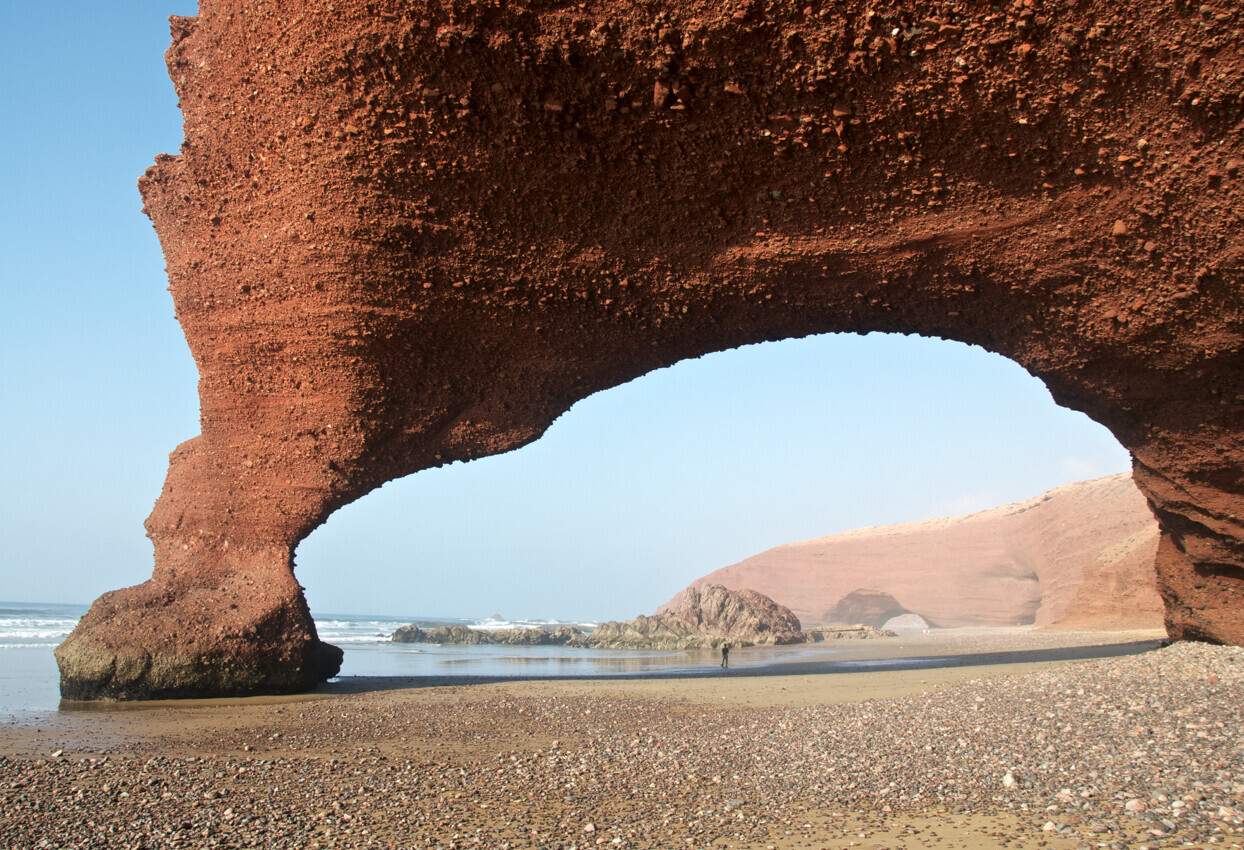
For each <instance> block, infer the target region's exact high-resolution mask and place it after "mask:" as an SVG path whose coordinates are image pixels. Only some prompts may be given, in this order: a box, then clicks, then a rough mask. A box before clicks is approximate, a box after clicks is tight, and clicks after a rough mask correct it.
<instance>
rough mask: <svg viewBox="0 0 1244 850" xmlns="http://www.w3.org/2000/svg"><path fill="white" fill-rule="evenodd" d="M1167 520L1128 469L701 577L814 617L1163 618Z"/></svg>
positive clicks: (1120, 623)
mask: <svg viewBox="0 0 1244 850" xmlns="http://www.w3.org/2000/svg"><path fill="white" fill-rule="evenodd" d="M1157 545H1158V526H1157V522H1156V521H1155V520H1154V518H1153V514H1152V513H1151V512H1150V510H1149V507H1148V506H1147V505H1146V503H1145V500H1144V497H1143V496H1141V494H1140V492H1139V491H1138V490H1137V489H1136V487H1135V485H1134V484H1133V483H1132V479H1131V477H1130V476H1127V475H1112V476H1109V477H1106V478H1099V479H1095V480H1092V481H1081V482H1078V483H1075V484H1068V485H1066V486H1063V487H1058V488H1056V489H1054V490H1050V491H1049V492H1047V493H1043V494H1042V495H1040V496H1037V497H1035V498H1033V499H1028V500H1027V501H1023V502H1016V503H1014V504H1010V505H1004V506H1002V507H999V508H993V509H990V510H986V511H981V512H979V513H975V514H970V515H968V516H961V517H947V518H943V519H935V520H929V521H927V522H919V523H910V524H906V525H892V526H881V527H877V528H864V529H859V530H857V531H849V532H846V533H844V534H835V535H831V536H829V537H821V538H817V539H815V540H807V541H802V542H799V543H791V544H787V545H785V546H777V547H775V548H773V549H769V550H767V551H765V552H761V553H760V554H758V555H755V556H753V557H751V558H747V559H745V560H743V561H740V562H739V563H737V564H734V565H732V566H729V567H725V568H723V569H720V570H717V571H715V572H712V573H709V574H708V575H707V576H705V577H704V578H702V579H700V580H699V581H700V582H704V583H715V584H723V585H725V586H726V587H750V588H754V589H756V590H758V591H760V592H761V593H765V594H767V595H769V596H771V597H773V598H774V599H775V600H777V601H778V602H781V603H783V604H787V605H789V606H790V607H791V609H792V610H793V611H794V612H795V613H796V614H797V615H798V616H799V617H800V619H801V620H803V621H805V622H812V623H818V622H820V623H867V624H869V625H873V626H881V625H884V624H885V622H886V621H887V620H889V619H890V618H891V617H896V616H899V615H902V614H905V613H907V612H912V613H915V614H918V615H920V616H921V617H923V618H924V619H925V620H926V621H928V623H929V624H930V625H933V626H943V627H945V626H1005V625H1021V624H1028V623H1036V624H1038V625H1042V626H1060V627H1069V628H1070V627H1074V628H1151V627H1155V626H1160V625H1161V623H1162V601H1161V598H1160V597H1159V596H1158V591H1157V589H1156V586H1155V584H1156V579H1155V576H1154V569H1153V558H1154V552H1155V551H1156V549H1157Z"/></svg>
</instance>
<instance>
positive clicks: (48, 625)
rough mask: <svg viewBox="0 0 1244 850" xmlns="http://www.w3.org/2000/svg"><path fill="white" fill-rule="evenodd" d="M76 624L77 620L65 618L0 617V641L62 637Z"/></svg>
mask: <svg viewBox="0 0 1244 850" xmlns="http://www.w3.org/2000/svg"><path fill="white" fill-rule="evenodd" d="M77 624H78V621H77V620H69V619H65V618H55V619H53V618H44V617H12V618H0V641H12V640H39V639H44V640H50V639H52V638H63V637H67V636H68V635H69V633H70V632H71V631H73V627H74V626H76V625H77Z"/></svg>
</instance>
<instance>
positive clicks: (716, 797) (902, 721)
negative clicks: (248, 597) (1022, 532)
mask: <svg viewBox="0 0 1244 850" xmlns="http://www.w3.org/2000/svg"><path fill="white" fill-rule="evenodd" d="M912 675H922V674H919V673H913V674H912ZM779 681H780V680H779V679H774V680H773V682H772V686H773V687H778V682H779ZM722 684H723V686H724V685H725V684H726V682H725V681H724V680H723V683H722ZM528 685H529V686H523V685H517V686H516V685H507V686H504V687H474V688H444V689H435V690H422V691H419V690H403V691H393V692H388V693H373V694H366V695H359V696H347V697H341V698H336V699H326V700H320V701H313V702H297V703H289V704H285V705H280V706H275V707H274V706H267V707H265V710H264V711H263V712H262V713H260V714H258V715H256V716H257V717H260V718H261V719H260V722H258V723H249V724H248V723H241V724H238V723H233V724H220V726H219V727H218V728H215V729H213V728H212V727H211V726H210V725H209V726H203V725H198V726H193V727H190V728H187V729H186V730H185V731H184V732H182V733H178V732H177V731H175V730H170V731H169V732H168V734H166V735H164V736H163V737H161V738H158V739H151V738H148V739H145V740H141V741H129V742H123V743H122V744H118V745H116V746H114V747H113V751H112V752H111V753H109V754H107V755H98V754H97V755H95V756H93V757H85V756H82V755H80V754H79V753H78V752H76V751H72V750H67V751H65V752H60V753H57V754H56V755H55V756H53V754H52V753H46V752H45V753H40V754H37V755H9V756H4V757H0V811H2V812H3V817H2V818H0V846H3V847H12V848H24V847H75V848H84V847H143V848H156V847H255V846H266V847H279V848H285V847H289V848H294V847H297V848H303V847H341V848H347V847H403V848H405V847H411V848H416V847H418V848H423V847H429V848H431V847H440V848H451V847H453V848H474V847H489V848H492V847H497V848H520V847H521V848H526V847H539V848H570V847H577V848H579V850H584V848H587V847H596V846H598V845H599V846H607V847H609V848H613V847H635V848H638V847H653V848H671V847H706V846H709V845H712V846H714V847H725V846H730V847H757V848H762V847H806V848H814V847H831V846H832V847H835V848H836V847H845V846H850V844H851V842H855V843H856V844H857V845H858V846H860V847H943V846H946V847H949V846H963V847H966V846H973V847H976V846H990V844H989V843H986V844H972V845H968V844H966V843H964V844H956V843H952V839H950V838H949V837H947V836H946V835H941V834H939V832H938V824H951V823H952V822H954V821H955V818H960V819H962V818H963V817H966V816H968V815H970V816H971V817H974V818H984V817H986V816H991V817H996V816H998V815H1010V816H1011V817H1007V818H1002V819H999V820H997V821H996V823H995V825H994V826H990V827H988V828H989V829H991V830H992V832H991V833H990V835H992V839H991V840H992V844H993V846H998V847H1002V846H1008V847H1038V846H1048V847H1069V848H1076V847H1086V848H1098V847H1106V848H1129V850H1131V848H1139V847H1151V848H1158V847H1183V846H1197V847H1203V846H1209V845H1217V846H1223V847H1244V722H1242V721H1244V649H1240V648H1231V647H1212V646H1206V645H1196V644H1182V645H1176V646H1172V647H1169V648H1166V649H1162V650H1158V651H1155V652H1150V653H1146V654H1143V655H1136V656H1131V657H1123V658H1111V659H1104V660H1099V661H1088V662H1075V663H1068V664H1060V665H1053V666H1047V667H1040V668H1026V669H1024V670H1022V671H1019V672H1015V673H1011V674H1004V675H994V676H989V677H982V678H975V679H969V680H966V681H960V682H959V683H957V684H952V685H950V686H948V687H946V688H944V689H942V690H938V691H933V692H929V693H922V694H919V695H916V696H907V697H901V698H893V699H875V700H869V701H865V702H854V703H845V704H835V705H821V706H816V707H811V708H755V707H746V706H742V705H738V704H733V703H730V704H723V705H708V704H704V703H702V702H696V703H693V702H688V701H685V700H679V699H676V698H672V697H663V698H652V697H648V696H645V697H642V698H641V697H636V696H633V695H631V696H626V695H625V692H624V691H619V690H617V689H613V690H602V691H600V692H598V693H596V694H592V693H591V692H590V691H584V692H582V693H575V691H574V689H573V688H570V689H563V690H560V691H559V690H557V689H555V688H549V687H542V686H540V685H539V684H538V683H528ZM620 694H621V695H620ZM101 722H107V719H106V718H104V719H103V720H102V721H101ZM8 731H11V730H3V731H0V735H2V734H5V732H8ZM10 752H12V748H11V747H10ZM930 814H934V815H936V817H933V818H931V819H930V818H928V817H927V816H928V815H930ZM908 815H910V816H911V818H915V820H908V821H905V823H907V824H908V825H907V826H906V827H905V828H904V829H903V830H900V831H899V832H897V833H896V832H894V831H893V825H894V823H895V822H896V821H901V819H902V818H903V817H907V816H908ZM920 818H924V819H923V820H920V821H919V822H920V823H921V824H923V826H921V827H919V828H917V827H916V826H912V825H911V824H914V823H916V822H917V820H919V819H920ZM886 823H889V824H890V828H891V829H890V831H889V832H887V833H886V835H887V836H888V837H885V838H880V839H879V838H876V836H875V835H874V831H876V835H880V834H881V831H883V830H882V827H883V826H884V825H885V824H886ZM991 823H993V822H991ZM929 824H933V826H932V827H930V826H929ZM896 836H897V837H896ZM834 842H838V843H834Z"/></svg>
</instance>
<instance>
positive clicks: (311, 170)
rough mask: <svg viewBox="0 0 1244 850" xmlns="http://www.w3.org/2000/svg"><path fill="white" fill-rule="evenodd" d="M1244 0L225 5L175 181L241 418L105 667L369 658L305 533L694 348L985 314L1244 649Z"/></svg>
mask: <svg viewBox="0 0 1244 850" xmlns="http://www.w3.org/2000/svg"><path fill="white" fill-rule="evenodd" d="M1238 17H1239V11H1238V10H1234V7H1232V6H1231V4H1229V3H1221V2H1219V3H1215V2H1209V3H1206V4H1200V5H1199V6H1194V5H1193V4H1188V5H1186V6H1185V5H1182V4H1168V3H1156V2H1150V0H1132V2H1129V3H1124V4H1119V3H1114V2H1111V3H1106V2H1104V0H1103V1H1102V2H1094V0H1090V2H1087V3H1070V2H1046V3H1040V2H1037V3H1028V2H1025V3H1017V4H1013V6H1010V7H1008V8H1006V9H1004V10H1002V11H995V10H993V9H992V8H991V7H988V6H982V5H980V4H977V3H974V2H967V0H945V2H941V3H936V4H933V5H929V4H921V3H912V2H910V0H882V1H881V2H867V3H866V2H863V0H847V2H842V3H834V4H828V3H823V4H822V3H812V4H809V3H807V2H805V1H804V0H799V2H785V0H770V2H759V0H746V1H745V2H739V3H737V4H734V5H730V4H721V3H709V2H706V0H693V2H689V3H665V2H642V3H641V2H629V1H628V2H609V3H587V4H565V3H560V2H535V3H530V4H526V5H523V4H515V3H504V2H500V0H495V1H494V0H479V1H478V2H450V1H449V0H367V2H364V0H346V2H342V0H333V2H330V0H297V2H292V3H291V2H277V0H201V10H200V15H199V16H198V17H197V18H175V19H174V20H173V45H172V47H171V48H170V50H169V52H168V57H167V58H168V64H169V68H170V72H171V76H172V78H173V81H174V83H175V85H176V87H177V90H178V93H179V95H180V98H181V107H182V111H183V113H184V115H185V130H186V141H185V144H184V146H183V149H182V151H181V153H180V155H178V156H176V157H172V156H162V157H160V158H158V159H157V162H156V164H155V166H154V167H153V168H152V169H150V170H149V171H148V173H147V174H146V175H145V176H144V178H143V180H142V181H141V189H142V193H143V197H144V200H145V203H146V210H147V212H148V213H149V215H150V216H151V218H152V220H153V222H154V223H155V227H156V230H157V232H158V234H159V236H160V239H161V242H162V245H163V248H164V252H165V256H166V259H167V264H168V271H169V279H170V285H171V290H172V292H173V296H174V301H175V304H176V308H177V317H178V320H179V321H180V322H181V324H182V327H183V329H184V330H185V334H186V339H187V342H188V343H189V345H190V348H191V351H192V353H193V355H194V358H195V361H196V363H197V365H198V368H199V372H200V385H199V392H200V399H201V407H202V433H201V435H200V436H198V437H195V438H194V439H192V440H189V441H188V442H186V443H184V444H182V445H181V446H179V447H178V448H177V449H176V450H175V451H174V452H173V454H172V455H171V457H170V462H169V473H168V477H167V479H166V482H165V486H164V490H163V492H162V493H161V495H160V498H159V501H158V502H157V504H156V507H155V509H154V511H153V512H152V514H151V516H150V518H149V519H148V522H147V531H148V534H149V536H150V537H151V540H152V542H153V544H154V548H155V571H154V574H153V576H152V578H151V579H150V580H149V581H147V582H145V583H144V584H142V585H138V586H136V587H132V588H127V589H125V590H121V591H116V592H113V593H110V594H106V595H105V596H104V597H102V598H101V599H100V600H98V601H97V602H96V603H95V605H94V606H93V607H92V609H91V611H90V612H89V613H88V614H87V616H86V617H85V618H84V619H83V620H82V622H81V624H80V625H79V626H78V628H77V629H76V630H75V632H74V633H73V634H72V635H71V636H70V637H69V638H68V639H67V640H66V642H65V643H64V644H63V645H62V646H61V647H60V648H59V650H58V656H57V657H58V661H59V663H60V667H61V676H62V690H63V692H64V694H65V695H66V696H78V697H93V696H130V697H143V696H169V695H194V694H219V693H245V692H253V691H259V690H293V689H298V688H305V687H308V686H311V685H313V684H314V683H315V682H317V681H318V680H320V679H321V678H322V677H324V676H325V675H327V674H329V673H330V672H331V671H333V670H335V665H336V663H337V661H338V660H339V654H337V653H336V652H335V651H334V650H333V649H332V648H330V647H326V646H324V645H323V644H321V643H320V642H319V641H318V639H317V637H316V635H315V630H314V626H313V624H312V623H311V620H310V617H309V615H308V613H307V609H306V605H305V602H304V601H303V598H302V594H301V590H300V588H299V586H298V584H297V582H296V581H295V580H294V577H293V573H292V566H291V564H292V552H293V550H294V547H295V546H296V544H297V542H298V541H299V540H300V539H302V538H303V537H304V536H306V535H307V534H308V533H309V532H310V531H311V529H313V528H315V527H316V526H317V525H318V524H319V523H321V522H322V521H323V520H324V519H325V518H326V517H327V516H328V515H329V514H330V513H331V512H332V511H333V510H334V509H336V508H337V507H340V506H341V505H343V504H345V503H347V502H349V501H351V500H353V499H356V498H358V497H359V496H361V495H363V494H365V493H367V492H368V491H370V490H371V489H373V488H375V487H377V486H379V485H380V484H382V483H383V482H384V481H386V480H390V479H392V478H394V477H398V476H402V475H407V474H410V473H412V472H415V471H417V470H420V469H425V468H428V467H431V466H435V465H438V464H443V463H446V462H449V461H452V460H463V459H470V458H476V457H480V456H483V455H487V454H491V453H496V452H502V451H507V450H509V449H513V448H516V447H518V446H521V445H523V444H524V443H527V442H529V441H531V440H534V439H536V438H537V437H538V436H539V435H540V433H541V432H542V431H543V429H544V428H545V427H547V425H548V424H549V423H550V422H551V421H552V420H553V419H554V418H555V417H556V416H557V415H558V414H559V413H560V412H562V411H563V410H565V409H566V408H567V407H568V406H569V405H571V404H572V403H573V402H574V401H575V400H577V399H579V398H582V397H584V396H586V395H588V394H590V393H592V392H595V391H597V390H600V389H603V388H605V387H609V386H613V385H616V384H618V383H621V382H623V381H626V380H629V379H631V378H633V377H636V376H638V375H640V374H643V373H644V372H647V371H649V370H651V369H654V368H657V367H660V366H664V365H668V364H670V363H673V362H676V361H678V360H680V359H683V358H687V357H693V356H696V355H699V354H703V353H706V352H709V351H714V350H720V349H723V348H729V347H733V346H737V345H741V344H744V343H752V342H759V341H765V340H776V339H781V338H786V337H795V336H802V335H806V334H811V333H824V332H831V331H893V332H901V333H914V334H922V335H926V336H937V337H946V338H952V339H957V340H962V341H965V342H971V343H976V344H979V345H981V346H983V347H985V348H988V349H990V350H992V351H996V352H999V353H1001V354H1003V355H1005V356H1007V357H1010V358H1012V359H1014V360H1015V361H1017V362H1018V363H1020V364H1021V365H1023V366H1024V367H1025V368H1027V369H1028V370H1029V371H1030V372H1032V373H1033V374H1035V375H1037V376H1038V377H1040V378H1041V379H1042V380H1043V381H1045V383H1046V384H1047V386H1049V388H1050V390H1051V392H1052V393H1053V395H1054V398H1055V400H1056V401H1058V402H1059V403H1060V404H1063V405H1065V406H1068V407H1072V408H1075V409H1078V410H1082V411H1084V412H1085V413H1087V414H1088V415H1089V416H1091V417H1093V418H1094V419H1096V420H1097V421H1099V422H1101V423H1102V424H1104V425H1106V426H1107V427H1108V428H1109V429H1110V430H1111V431H1112V432H1113V433H1114V434H1115V436H1116V437H1117V438H1118V439H1119V441H1120V442H1121V443H1122V444H1123V445H1124V446H1125V447H1127V448H1128V450H1129V451H1130V452H1131V453H1132V456H1133V458H1134V473H1135V478H1136V481H1137V484H1138V485H1139V486H1140V488H1141V490H1142V491H1143V492H1144V493H1145V494H1146V496H1147V497H1148V499H1149V502H1150V504H1151V506H1152V507H1153V510H1154V512H1155V514H1156V515H1157V517H1158V520H1159V522H1160V524H1161V527H1162V530H1163V535H1162V543H1161V546H1160V550H1159V554H1158V562H1157V571H1158V576H1159V581H1160V584H1161V590H1162V593H1163V596H1164V598H1165V600H1166V606H1167V622H1168V628H1169V630H1170V632H1171V634H1172V635H1173V636H1174V637H1191V638H1203V639H1209V640H1219V641H1230V642H1236V643H1240V642H1244V519H1242V517H1244V499H1242V496H1241V492H1242V490H1244V486H1242V482H1241V466H1240V464H1241V460H1242V459H1244V441H1242V439H1241V433H1242V431H1244V426H1242V425H1241V423H1242V422H1244V379H1242V377H1241V376H1242V374H1244V355H1242V354H1241V349H1242V346H1241V341H1242V339H1244V316H1242V310H1241V306H1242V303H1241V302H1242V297H1241V284H1242V283H1244V276H1242V275H1244V272H1242V263H1241V258H1244V236H1242V235H1241V234H1244V226H1242V224H1244V222H1242V221H1241V210H1244V202H1242V201H1244V192H1242V191H1241V189H1240V173H1239V172H1240V168H1241V161H1242V160H1244V150H1242V149H1241V148H1242V143H1241V134H1240V133H1239V122H1240V120H1241V116H1242V112H1241V102H1240V92H1241V91H1244V56H1241V48H1240V44H1239V41H1238V38H1236V33H1237V32H1238V25H1239V20H1238Z"/></svg>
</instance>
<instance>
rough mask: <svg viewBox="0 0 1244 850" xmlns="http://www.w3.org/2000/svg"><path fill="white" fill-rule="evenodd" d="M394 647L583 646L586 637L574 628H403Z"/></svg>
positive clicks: (396, 638) (394, 637)
mask: <svg viewBox="0 0 1244 850" xmlns="http://www.w3.org/2000/svg"><path fill="white" fill-rule="evenodd" d="M391 639H392V640H393V641H394V642H395V643H442V644H464V645H480V644H501V645H506V646H568V645H579V644H583V643H584V642H585V641H586V639H587V633H586V632H584V631H583V630H582V629H576V628H574V627H573V626H557V627H553V628H516V629H472V628H469V627H467V626H435V627H432V628H427V629H424V628H420V627H419V626H417V625H414V624H413V623H412V624H411V625H409V626H402V627H401V628H400V629H398V630H397V631H395V632H394V633H393V635H392V638H391Z"/></svg>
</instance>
